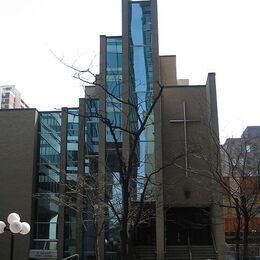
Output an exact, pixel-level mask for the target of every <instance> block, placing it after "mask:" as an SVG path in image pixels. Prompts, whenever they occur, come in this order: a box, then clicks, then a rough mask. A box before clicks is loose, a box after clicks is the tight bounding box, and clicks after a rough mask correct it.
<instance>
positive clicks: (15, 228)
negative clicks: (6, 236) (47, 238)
mask: <svg viewBox="0 0 260 260" xmlns="http://www.w3.org/2000/svg"><path fill="white" fill-rule="evenodd" d="M7 222H8V224H9V225H8V226H6V224H5V222H3V221H0V234H3V233H4V232H5V231H9V232H10V233H11V247H10V260H13V247H14V234H17V233H20V234H22V235H26V234H28V233H29V232H30V229H31V227H30V225H29V224H28V223H27V222H20V216H19V215H18V214H17V213H11V214H9V215H8V217H7Z"/></svg>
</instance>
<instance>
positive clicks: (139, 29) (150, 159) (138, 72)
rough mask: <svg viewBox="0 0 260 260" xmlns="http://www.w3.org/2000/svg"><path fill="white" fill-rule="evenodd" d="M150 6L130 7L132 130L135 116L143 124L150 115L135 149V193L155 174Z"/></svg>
mask: <svg viewBox="0 0 260 260" xmlns="http://www.w3.org/2000/svg"><path fill="white" fill-rule="evenodd" d="M150 5H151V3H150V1H146V2H130V3H129V10H130V15H129V35H130V43H129V44H130V47H129V48H130V49H129V64H130V68H129V74H130V79H131V83H130V90H129V92H130V101H131V102H132V103H134V104H136V105H137V106H138V114H137V113H136V111H134V110H132V111H131V117H130V126H131V129H133V130H136V129H140V127H141V123H140V121H139V120H138V116H139V117H140V119H141V120H142V121H143V120H144V119H145V118H146V117H147V114H148V113H150V114H149V117H148V120H147V122H146V125H145V129H144V131H143V132H142V133H141V136H140V138H139V144H138V145H137V147H136V155H137V160H138V166H137V178H138V183H139V184H138V185H139V187H138V188H137V191H142V186H143V184H144V182H145V180H146V177H147V176H149V175H150V174H151V173H153V171H154V170H155V151H154V113H153V111H150V108H151V105H152V102H153V98H154V94H153V63H152V61H153V60H152V24H151V6H150ZM138 197H139V196H137V198H138Z"/></svg>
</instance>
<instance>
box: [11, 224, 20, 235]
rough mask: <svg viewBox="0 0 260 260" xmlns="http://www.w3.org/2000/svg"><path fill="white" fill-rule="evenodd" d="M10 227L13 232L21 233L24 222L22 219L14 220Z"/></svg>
mask: <svg viewBox="0 0 260 260" xmlns="http://www.w3.org/2000/svg"><path fill="white" fill-rule="evenodd" d="M9 229H10V230H11V232H12V233H15V234H16V233H19V232H21V230H22V223H21V222H20V221H13V222H12V223H11V224H10V226H9Z"/></svg>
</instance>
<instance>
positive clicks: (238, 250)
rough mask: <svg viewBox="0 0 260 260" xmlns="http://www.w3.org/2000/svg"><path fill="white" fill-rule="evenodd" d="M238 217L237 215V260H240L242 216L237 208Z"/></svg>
mask: <svg viewBox="0 0 260 260" xmlns="http://www.w3.org/2000/svg"><path fill="white" fill-rule="evenodd" d="M236 215H237V226H236V237H235V239H236V260H240V246H239V245H240V230H241V215H240V212H239V208H238V207H236Z"/></svg>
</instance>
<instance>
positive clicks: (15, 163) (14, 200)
mask: <svg viewBox="0 0 260 260" xmlns="http://www.w3.org/2000/svg"><path fill="white" fill-rule="evenodd" d="M37 118H38V113H37V111H36V110H35V109H27V110H0V220H2V221H4V222H6V223H7V221H6V218H7V216H8V215H9V213H11V212H17V213H18V214H19V215H20V217H21V221H26V222H28V223H30V224H31V218H32V193H33V182H34V174H35V165H36V154H37V153H36V145H37V128H38V121H37ZM30 235H31V234H29V235H25V236H23V235H20V234H16V235H15V236H14V259H15V260H27V259H28V254H29V248H30ZM9 253H10V233H9V232H5V233H4V234H2V235H0V259H3V260H5V259H9Z"/></svg>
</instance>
